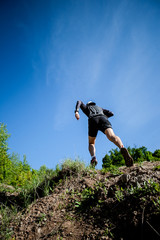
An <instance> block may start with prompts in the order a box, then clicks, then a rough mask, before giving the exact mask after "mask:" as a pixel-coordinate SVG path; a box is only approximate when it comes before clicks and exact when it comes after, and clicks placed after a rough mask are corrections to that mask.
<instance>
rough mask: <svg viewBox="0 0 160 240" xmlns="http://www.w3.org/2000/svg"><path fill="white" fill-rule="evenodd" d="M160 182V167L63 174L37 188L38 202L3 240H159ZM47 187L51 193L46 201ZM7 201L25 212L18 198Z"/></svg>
mask: <svg viewBox="0 0 160 240" xmlns="http://www.w3.org/2000/svg"><path fill="white" fill-rule="evenodd" d="M159 180H160V168H159V162H143V163H142V164H141V165H138V164H135V165H134V166H133V167H131V168H127V167H120V168H119V169H117V170H114V171H112V172H105V171H100V170H94V169H87V170H86V169H84V170H77V169H70V168H64V169H62V170H61V171H60V172H59V174H58V175H57V176H55V177H53V178H52V179H49V180H46V181H45V182H43V183H41V184H40V185H39V186H38V187H37V189H36V190H35V192H36V196H37V200H36V201H33V202H32V204H30V205H29V206H28V207H27V208H23V210H20V211H19V212H18V213H17V215H16V217H15V218H14V219H12V220H11V221H10V226H9V229H10V232H12V234H10V237H8V238H6V236H1V238H2V239H12V240H14V239H16V240H22V239H23V240H24V239H27V240H30V239H31V240H33V239H34V240H38V239H44V240H50V239H55V240H58V239H63V240H65V239H66V240H69V239H73V240H75V239H76V240H80V239H86V240H87V239H88V240H92V239H121V240H122V239H126V240H128V239H130V240H132V239H154V240H156V239H160V224H159V223H160V185H159ZM46 184H47V185H48V187H49V189H50V192H49V195H47V196H45V197H43V191H42V189H43V188H44V186H45V185H46ZM31 195H32V194H30V196H31ZM0 197H1V199H2V192H1V195H0ZM3 199H5V201H8V202H9V199H10V202H12V203H13V205H14V204H15V202H16V204H19V205H21V206H22V203H21V199H20V197H19V195H18V194H15V193H12V194H6V193H5V194H4V195H3ZM10 207H11V206H10ZM1 218H2V216H1Z"/></svg>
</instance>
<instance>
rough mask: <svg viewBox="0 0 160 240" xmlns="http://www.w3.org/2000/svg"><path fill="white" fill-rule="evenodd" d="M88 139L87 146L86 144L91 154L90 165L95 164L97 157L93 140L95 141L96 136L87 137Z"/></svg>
mask: <svg viewBox="0 0 160 240" xmlns="http://www.w3.org/2000/svg"><path fill="white" fill-rule="evenodd" d="M88 140H89V146H88V150H89V152H90V155H91V158H92V159H91V164H92V165H94V166H95V165H97V159H96V148H95V142H96V137H90V136H89V137H88Z"/></svg>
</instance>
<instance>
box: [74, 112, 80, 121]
mask: <svg viewBox="0 0 160 240" xmlns="http://www.w3.org/2000/svg"><path fill="white" fill-rule="evenodd" d="M75 117H76V118H77V120H79V119H80V116H79V112H75Z"/></svg>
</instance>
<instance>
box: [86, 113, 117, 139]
mask: <svg viewBox="0 0 160 240" xmlns="http://www.w3.org/2000/svg"><path fill="white" fill-rule="evenodd" d="M107 128H112V125H111V123H110V122H109V121H108V119H107V118H106V117H105V116H96V117H93V118H89V119H88V135H89V136H90V137H96V136H97V133H98V130H100V131H102V132H103V133H104V132H105V130H106V129H107Z"/></svg>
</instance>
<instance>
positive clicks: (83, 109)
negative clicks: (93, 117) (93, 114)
mask: <svg viewBox="0 0 160 240" xmlns="http://www.w3.org/2000/svg"><path fill="white" fill-rule="evenodd" d="M80 108H81V110H82V111H83V112H84V113H85V114H86V115H87V116H88V114H89V113H88V109H87V106H86V105H85V104H84V103H83V102H82V101H80V100H79V101H77V103H76V109H75V117H76V118H77V120H79V118H80V116H79V109H80Z"/></svg>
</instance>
